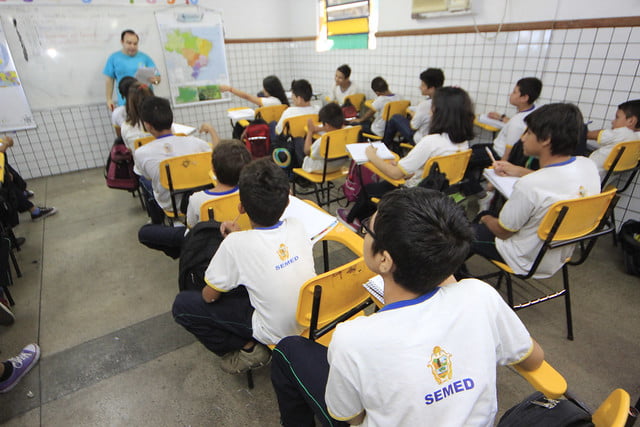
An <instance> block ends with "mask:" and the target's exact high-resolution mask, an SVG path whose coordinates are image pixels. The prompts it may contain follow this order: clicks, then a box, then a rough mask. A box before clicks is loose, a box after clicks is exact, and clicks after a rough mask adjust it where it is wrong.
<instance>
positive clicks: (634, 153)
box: [604, 140, 640, 172]
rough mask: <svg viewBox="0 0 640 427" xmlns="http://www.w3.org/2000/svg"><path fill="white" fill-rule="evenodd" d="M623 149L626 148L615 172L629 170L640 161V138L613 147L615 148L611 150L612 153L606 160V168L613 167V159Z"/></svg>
mask: <svg viewBox="0 0 640 427" xmlns="http://www.w3.org/2000/svg"><path fill="white" fill-rule="evenodd" d="M622 149H624V152H623V153H622V157H620V160H618V163H617V164H616V167H615V169H614V170H613V172H624V171H628V170H630V169H633V168H635V167H636V166H637V165H638V161H640V140H637V141H627V142H620V143H618V144H616V146H615V147H613V150H611V153H609V156H608V157H607V159H606V160H605V161H604V170H606V171H608V170H609V169H611V165H612V164H613V161H614V160H615V158H616V157H617V156H618V153H619V152H620V150H622Z"/></svg>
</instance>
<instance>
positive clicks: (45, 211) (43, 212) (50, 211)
mask: <svg viewBox="0 0 640 427" xmlns="http://www.w3.org/2000/svg"><path fill="white" fill-rule="evenodd" d="M38 209H40V212H38V213H37V214H35V215H34V214H31V220H32V221H37V220H39V219H41V218H46V217H48V216H51V215H55V214H56V212H58V210H57V209H56V208H54V207H50V208H46V207H44V206H39V207H38Z"/></svg>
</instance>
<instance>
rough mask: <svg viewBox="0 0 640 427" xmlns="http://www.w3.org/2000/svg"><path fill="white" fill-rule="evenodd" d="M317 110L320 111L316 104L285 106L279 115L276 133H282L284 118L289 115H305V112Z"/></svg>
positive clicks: (315, 112) (311, 112)
mask: <svg viewBox="0 0 640 427" xmlns="http://www.w3.org/2000/svg"><path fill="white" fill-rule="evenodd" d="M318 111H320V108H318V106H317V105H308V106H306V107H296V106H293V107H289V108H287V109H286V110H284V112H283V113H282V116H280V120H279V121H278V124H277V125H276V133H277V134H281V133H282V130H283V128H284V121H285V119H288V118H290V117H297V116H306V115H307V114H318Z"/></svg>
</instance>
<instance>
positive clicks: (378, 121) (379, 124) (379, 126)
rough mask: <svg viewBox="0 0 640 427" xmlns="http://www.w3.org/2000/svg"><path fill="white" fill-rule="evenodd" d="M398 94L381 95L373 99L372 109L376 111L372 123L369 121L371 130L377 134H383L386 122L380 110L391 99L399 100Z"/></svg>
mask: <svg viewBox="0 0 640 427" xmlns="http://www.w3.org/2000/svg"><path fill="white" fill-rule="evenodd" d="M401 99H402V98H400V97H399V96H398V95H394V94H391V95H381V96H378V97H377V98H376V99H374V100H373V104H372V106H373V109H374V110H375V111H376V114H375V119H374V120H373V123H371V132H373V133H375V134H376V135H378V136H384V128H385V126H386V125H387V122H386V121H385V120H384V119H383V118H382V112H383V110H384V106H385V105H387V104H388V103H389V102H391V101H400V100H401Z"/></svg>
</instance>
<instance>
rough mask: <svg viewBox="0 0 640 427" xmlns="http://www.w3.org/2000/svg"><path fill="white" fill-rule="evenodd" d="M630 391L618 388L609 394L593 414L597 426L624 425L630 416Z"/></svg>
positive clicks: (612, 426)
mask: <svg viewBox="0 0 640 427" xmlns="http://www.w3.org/2000/svg"><path fill="white" fill-rule="evenodd" d="M630 405H631V399H630V397H629V393H627V392H626V391H624V390H623V389H621V388H617V389H615V390H613V391H612V392H611V394H609V396H607V398H606V399H605V400H604V402H602V404H601V405H600V406H599V407H598V409H596V411H595V412H594V413H593V415H592V416H591V420H592V421H593V423H594V424H595V426H596V427H624V425H625V424H626V422H627V418H628V416H629V406H630Z"/></svg>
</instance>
